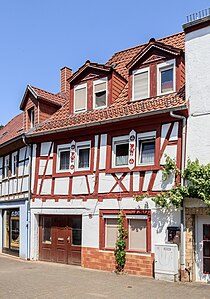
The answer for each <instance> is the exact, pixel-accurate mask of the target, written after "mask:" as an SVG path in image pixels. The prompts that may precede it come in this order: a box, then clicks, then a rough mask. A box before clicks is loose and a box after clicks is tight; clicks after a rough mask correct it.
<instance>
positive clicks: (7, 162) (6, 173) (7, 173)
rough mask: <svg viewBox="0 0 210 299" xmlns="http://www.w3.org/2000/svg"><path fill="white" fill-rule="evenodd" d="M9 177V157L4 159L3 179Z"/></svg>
mask: <svg viewBox="0 0 210 299" xmlns="http://www.w3.org/2000/svg"><path fill="white" fill-rule="evenodd" d="M8 176H9V155H8V156H6V157H4V177H5V178H7V177H8Z"/></svg>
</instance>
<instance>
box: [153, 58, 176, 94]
mask: <svg viewBox="0 0 210 299" xmlns="http://www.w3.org/2000/svg"><path fill="white" fill-rule="evenodd" d="M175 69H176V68H175V60H174V59H173V60H170V61H166V62H164V63H161V64H158V65H157V78H158V80H157V84H158V95H162V94H167V93H171V92H174V91H175V90H176V88H175V86H176V85H175Z"/></svg>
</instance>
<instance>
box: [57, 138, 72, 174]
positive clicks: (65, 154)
mask: <svg viewBox="0 0 210 299" xmlns="http://www.w3.org/2000/svg"><path fill="white" fill-rule="evenodd" d="M69 167H70V145H68V144H62V145H58V163H57V170H58V171H68V170H69Z"/></svg>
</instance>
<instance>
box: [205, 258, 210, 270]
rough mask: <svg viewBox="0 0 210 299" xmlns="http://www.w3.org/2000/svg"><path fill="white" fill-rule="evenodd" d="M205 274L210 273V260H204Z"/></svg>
mask: <svg viewBox="0 0 210 299" xmlns="http://www.w3.org/2000/svg"><path fill="white" fill-rule="evenodd" d="M203 272H204V273H210V258H204V259H203Z"/></svg>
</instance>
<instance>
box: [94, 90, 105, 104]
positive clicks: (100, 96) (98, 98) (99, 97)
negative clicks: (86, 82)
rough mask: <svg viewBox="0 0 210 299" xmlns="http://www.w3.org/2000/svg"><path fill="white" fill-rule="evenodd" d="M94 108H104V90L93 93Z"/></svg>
mask: <svg viewBox="0 0 210 299" xmlns="http://www.w3.org/2000/svg"><path fill="white" fill-rule="evenodd" d="M95 106H96V108H98V107H103V106H106V90H103V91H99V92H96V93H95Z"/></svg>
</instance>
